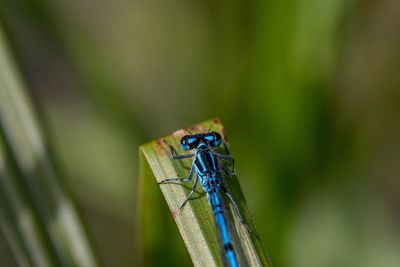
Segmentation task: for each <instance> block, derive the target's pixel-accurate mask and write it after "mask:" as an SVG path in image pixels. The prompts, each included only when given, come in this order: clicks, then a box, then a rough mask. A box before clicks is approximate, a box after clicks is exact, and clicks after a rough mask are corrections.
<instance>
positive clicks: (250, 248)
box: [138, 119, 271, 266]
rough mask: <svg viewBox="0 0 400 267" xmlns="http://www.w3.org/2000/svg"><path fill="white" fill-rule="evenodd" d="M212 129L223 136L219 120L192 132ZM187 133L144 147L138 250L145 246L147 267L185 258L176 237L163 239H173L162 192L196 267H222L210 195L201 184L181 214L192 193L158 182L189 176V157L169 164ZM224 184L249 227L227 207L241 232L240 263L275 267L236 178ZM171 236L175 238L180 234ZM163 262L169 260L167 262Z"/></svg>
mask: <svg viewBox="0 0 400 267" xmlns="http://www.w3.org/2000/svg"><path fill="white" fill-rule="evenodd" d="M210 126H211V127H212V129H213V130H215V131H218V132H220V133H222V134H223V133H224V129H223V126H222V124H221V123H220V122H219V120H216V119H214V120H209V121H205V122H204V123H201V124H198V125H196V126H193V127H191V128H190V131H192V132H194V133H198V132H205V131H207V130H208V129H209V128H210ZM184 134H186V133H185V131H184V130H179V131H176V132H175V133H173V134H172V135H170V136H167V137H164V138H161V139H159V140H156V141H153V142H150V143H148V144H145V145H143V146H141V147H140V159H141V165H140V167H141V173H140V200H139V205H140V206H139V209H138V210H139V214H138V219H139V220H140V221H139V223H138V225H139V227H141V228H140V229H139V231H138V233H141V237H140V242H141V244H140V246H141V247H142V248H143V250H144V251H143V255H142V256H143V258H144V264H145V266H149V265H151V264H150V263H152V264H156V263H157V255H159V254H161V253H162V252H163V255H170V258H171V261H172V262H171V264H175V265H178V264H181V262H179V257H182V256H185V255H182V253H180V254H179V252H177V251H175V250H174V248H173V244H172V243H171V242H172V240H173V238H165V235H170V233H168V231H170V229H171V227H170V225H169V223H168V222H169V221H168V220H166V219H165V218H163V217H162V215H163V214H165V213H164V212H163V210H165V205H162V203H161V202H162V200H161V194H160V193H159V192H157V191H159V189H158V187H160V188H161V191H162V193H163V195H164V198H165V200H166V202H167V204H168V207H169V209H170V211H171V213H172V215H173V218H174V220H175V223H176V225H177V226H178V229H179V232H180V234H181V236H182V238H183V241H184V243H185V245H186V248H187V250H188V252H189V254H190V257H191V259H192V261H193V264H194V265H195V266H222V265H223V259H222V257H221V253H220V247H219V244H218V239H217V233H216V230H215V226H214V222H213V217H212V214H211V210H210V208H209V205H208V202H207V197H206V196H205V194H204V193H203V192H202V190H201V187H200V186H199V187H198V188H197V190H196V193H197V195H194V196H193V198H192V199H191V201H189V202H188V204H187V206H185V208H184V210H183V211H179V206H180V205H181V204H182V202H183V200H184V199H185V197H186V196H187V195H188V193H189V191H190V186H189V185H188V186H186V185H180V184H172V183H171V184H164V185H161V186H158V185H157V181H160V180H162V179H165V178H168V177H185V176H186V175H187V173H188V168H189V167H190V163H191V159H185V160H183V161H182V163H179V162H173V161H172V160H171V156H170V152H169V148H168V144H170V145H172V146H174V147H175V148H178V144H179V141H180V138H181V137H182V136H183V135H184ZM226 186H227V188H228V190H229V191H230V192H231V193H232V195H233V197H234V198H235V199H236V201H237V204H238V206H239V209H240V212H241V214H242V216H243V217H244V219H245V221H246V223H247V224H248V226H249V229H250V231H249V229H248V228H246V227H245V226H244V225H242V224H241V222H240V220H239V218H238V217H237V216H236V214H234V213H233V210H232V206H231V205H230V203H229V202H228V201H227V203H228V204H229V209H230V214H229V215H230V217H231V218H230V219H231V221H232V222H233V225H234V228H235V229H236V232H237V233H238V236H237V239H238V240H239V242H240V245H241V247H242V251H241V252H239V255H242V256H241V257H240V258H241V259H240V260H239V261H240V262H243V263H245V264H244V265H245V266H246V265H248V266H271V264H270V261H269V258H268V256H267V254H266V253H265V252H264V250H263V248H262V244H261V240H260V238H259V237H258V235H257V232H256V230H255V228H254V225H253V223H252V220H251V217H250V216H249V212H248V209H247V206H246V202H245V200H244V196H243V193H242V190H241V188H240V185H239V182H238V180H237V178H236V177H232V178H229V179H226ZM173 234H175V235H177V233H176V231H173ZM164 263H165V262H164Z"/></svg>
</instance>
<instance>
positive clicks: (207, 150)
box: [159, 131, 244, 267]
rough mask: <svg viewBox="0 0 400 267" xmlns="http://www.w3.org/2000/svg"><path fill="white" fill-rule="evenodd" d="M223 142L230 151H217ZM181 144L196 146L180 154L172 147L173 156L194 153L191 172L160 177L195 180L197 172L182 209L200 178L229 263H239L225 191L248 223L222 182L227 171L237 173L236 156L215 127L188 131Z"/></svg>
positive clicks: (176, 157)
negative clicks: (199, 130)
mask: <svg viewBox="0 0 400 267" xmlns="http://www.w3.org/2000/svg"><path fill="white" fill-rule="evenodd" d="M189 133H190V132H189ZM221 144H223V146H224V148H225V151H226V154H222V153H218V152H217V151H216V149H217V148H218V147H220V146H221ZM180 146H181V148H182V149H183V150H185V151H190V150H194V152H193V153H190V154H182V155H177V153H176V151H175V150H174V149H173V148H172V147H170V148H171V156H172V158H173V159H184V158H192V157H194V159H193V161H192V164H191V167H190V171H189V175H188V176H187V177H186V178H169V179H164V180H162V181H160V182H159V184H162V183H166V182H189V181H191V180H192V178H193V176H196V178H195V180H194V184H193V187H192V189H191V191H190V193H189V194H188V196H187V197H186V199H185V200H184V201H183V203H182V205H181V206H180V209H181V210H182V209H183V208H184V207H185V205H186V203H187V202H188V201H189V199H190V197H191V196H192V194H193V193H194V192H195V189H196V187H197V184H198V182H199V181H200V184H201V186H202V188H203V190H204V191H205V192H206V195H207V199H208V202H209V204H210V207H211V210H212V214H213V216H214V221H215V226H216V228H217V231H218V232H219V240H220V241H221V242H222V248H223V253H224V254H225V255H224V257H225V263H226V265H228V266H232V267H234V266H239V264H238V253H237V250H238V247H239V244H235V243H234V242H233V238H232V232H231V231H230V230H229V229H230V227H229V222H228V217H227V216H226V215H227V209H226V207H227V206H226V205H225V202H224V195H226V196H227V198H228V199H229V200H230V202H231V203H232V206H233V209H234V212H235V213H236V214H237V215H238V217H239V218H240V220H241V222H242V223H244V221H243V219H242V217H241V215H240V212H239V209H238V206H237V205H236V202H235V200H234V199H233V197H232V195H231V193H230V192H229V191H228V190H227V189H226V188H225V186H224V185H223V183H222V178H223V176H224V175H223V174H228V175H230V176H232V175H235V168H234V167H235V166H234V159H233V158H232V157H231V156H230V153H229V150H228V148H227V146H226V144H225V143H224V142H222V137H221V135H220V134H219V133H217V132H215V131H212V132H210V131H208V132H206V133H201V134H191V133H190V135H185V136H183V137H182V139H181V140H180ZM226 161H229V162H230V164H231V166H230V168H227V167H226V165H225V164H224V163H225V162H226Z"/></svg>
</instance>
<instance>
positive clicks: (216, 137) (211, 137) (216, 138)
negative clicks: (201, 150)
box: [203, 132, 222, 147]
mask: <svg viewBox="0 0 400 267" xmlns="http://www.w3.org/2000/svg"><path fill="white" fill-rule="evenodd" d="M203 138H204V140H205V141H206V142H207V143H208V144H209V145H210V146H212V147H218V146H219V145H220V144H221V143H222V137H221V135H220V134H219V133H217V132H211V133H208V134H206V135H205V136H204V137H203Z"/></svg>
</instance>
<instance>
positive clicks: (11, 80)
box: [0, 24, 98, 267]
mask: <svg viewBox="0 0 400 267" xmlns="http://www.w3.org/2000/svg"><path fill="white" fill-rule="evenodd" d="M58 173H59V171H58V169H57V168H56V166H55V164H54V159H53V158H52V157H51V155H50V153H49V149H48V147H47V144H46V141H45V139H44V137H43V134H42V131H41V129H40V127H39V123H38V118H37V115H36V111H35V109H34V107H33V105H32V103H31V100H30V98H29V96H28V94H27V93H26V90H25V87H24V85H23V83H22V82H21V78H20V77H19V74H18V72H17V68H16V66H15V65H14V61H13V59H12V57H11V53H10V52H9V50H8V47H7V42H6V38H5V36H4V33H3V31H2V25H1V24H0V225H1V227H2V229H3V231H4V234H5V236H6V237H7V239H8V242H9V244H10V247H11V248H12V249H13V252H14V254H15V258H16V261H17V262H18V264H19V265H20V266H38V267H47V266H61V267H63V266H82V267H95V266H98V264H97V260H96V258H95V256H94V254H93V251H92V248H91V246H90V244H89V241H88V238H87V235H86V233H85V231H84V227H83V225H82V223H81V221H80V218H79V216H78V213H77V210H76V208H75V206H74V204H73V202H72V200H71V198H70V196H69V195H68V194H67V192H66V191H67V190H66V189H65V186H64V185H63V184H62V183H61V180H60V177H59V175H58Z"/></svg>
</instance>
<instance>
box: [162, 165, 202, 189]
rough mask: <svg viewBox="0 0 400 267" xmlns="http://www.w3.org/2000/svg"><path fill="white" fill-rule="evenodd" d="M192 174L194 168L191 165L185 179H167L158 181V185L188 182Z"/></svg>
mask: <svg viewBox="0 0 400 267" xmlns="http://www.w3.org/2000/svg"><path fill="white" fill-rule="evenodd" d="M193 174H194V167H193V164H192V167H191V168H190V172H189V175H188V176H187V177H186V178H168V179H164V180H161V181H159V182H158V184H164V183H169V182H190V181H191V180H192V178H193Z"/></svg>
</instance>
